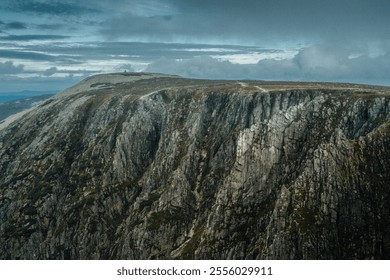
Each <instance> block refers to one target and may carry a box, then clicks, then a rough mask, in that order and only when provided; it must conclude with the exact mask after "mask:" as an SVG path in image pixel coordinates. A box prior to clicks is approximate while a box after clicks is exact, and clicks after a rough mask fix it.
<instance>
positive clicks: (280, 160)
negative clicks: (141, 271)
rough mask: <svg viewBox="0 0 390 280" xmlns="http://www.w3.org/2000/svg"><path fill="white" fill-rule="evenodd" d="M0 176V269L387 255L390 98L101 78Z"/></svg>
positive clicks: (27, 120)
mask: <svg viewBox="0 0 390 280" xmlns="http://www.w3.org/2000/svg"><path fill="white" fill-rule="evenodd" d="M0 174H1V176H0V244H1V246H0V258H1V259H389V258H390V235H389V232H390V204H389V201H390V185H389V183H390V89H389V88H386V87H371V86H363V85H351V84H327V83H317V84H316V83H282V82H262V81H211V80H192V79H184V78H180V77H177V76H168V75H159V74H145V73H139V74H137V73H120V74H110V75H101V76H95V77H92V78H89V79H88V80H85V81H83V82H82V83H80V84H79V85H76V86H75V87H73V88H70V89H68V90H67V91H65V92H63V93H62V94H59V95H57V96H55V97H53V98H51V99H49V100H47V101H46V102H45V103H44V104H42V105H40V106H38V107H37V108H35V109H34V110H32V111H29V112H26V113H25V114H24V115H23V116H21V117H20V118H14V119H13V120H12V122H11V121H9V122H8V123H7V125H4V126H3V127H2V128H1V129H0Z"/></svg>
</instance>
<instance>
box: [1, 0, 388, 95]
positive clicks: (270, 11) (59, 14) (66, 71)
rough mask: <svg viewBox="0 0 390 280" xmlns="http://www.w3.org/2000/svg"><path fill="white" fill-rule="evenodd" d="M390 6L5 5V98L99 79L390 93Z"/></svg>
mask: <svg viewBox="0 0 390 280" xmlns="http://www.w3.org/2000/svg"><path fill="white" fill-rule="evenodd" d="M389 15H390V1H389V0H370V1H367V0H328V1H320V0H240V1H238V0H115V1H114V0H99V1H96V0H77V1H76V0H61V1H57V0H53V1H49V0H2V1H1V3H0V85H1V88H0V92H16V91H22V90H37V91H40V90H42V91H46V90H63V89H65V88H66V87H69V86H71V85H73V84H74V83H76V82H78V81H80V80H81V79H83V78H85V77H87V76H90V75H93V74H99V73H107V72H122V71H125V70H126V71H137V72H139V71H147V72H162V73H170V74H178V75H181V76H183V77H191V78H210V79H233V80H235V79H258V80H288V81H329V82H351V83H364V84H377V85H389V86H390V16H389Z"/></svg>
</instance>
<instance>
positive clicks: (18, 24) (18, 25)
mask: <svg viewBox="0 0 390 280" xmlns="http://www.w3.org/2000/svg"><path fill="white" fill-rule="evenodd" d="M0 26H1V28H3V29H26V28H27V25H26V24H25V23H23V22H19V21H12V22H8V23H5V22H2V21H0Z"/></svg>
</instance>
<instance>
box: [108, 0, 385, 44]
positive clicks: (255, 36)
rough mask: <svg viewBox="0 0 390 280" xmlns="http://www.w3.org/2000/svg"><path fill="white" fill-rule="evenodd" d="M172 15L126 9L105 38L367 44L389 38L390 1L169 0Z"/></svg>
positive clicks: (109, 26)
mask: <svg viewBox="0 0 390 280" xmlns="http://www.w3.org/2000/svg"><path fill="white" fill-rule="evenodd" d="M166 2H167V3H169V4H170V5H171V6H173V7H176V8H177V9H176V11H175V12H174V11H172V14H170V15H156V16H154V17H153V16H142V15H139V14H134V13H132V11H126V10H124V11H123V13H122V14H120V15H117V16H114V17H112V18H111V19H109V20H107V21H106V22H105V23H104V24H103V25H102V28H101V33H102V34H103V35H105V36H107V37H109V38H111V39H113V38H126V37H131V38H141V39H144V40H146V39H148V40H149V41H153V40H160V41H166V42H167V41H178V40H180V39H181V40H182V41H190V42H194V41H199V40H202V39H203V40H209V41H210V40H214V41H221V42H224V41H225V42H235V41H241V42H243V41H247V42H248V43H256V44H260V43H265V42H267V41H278V40H279V41H280V40H284V41H286V40H305V39H307V40H311V41H322V40H337V41H343V42H346V41H349V40H355V41H362V40H363V41H364V40H367V39H384V38H388V39H389V38H390V32H389V31H388V26H389V25H390V17H388V11H390V1H387V0H373V1H364V0H353V1H338V0H329V1H312V0H297V1H281V0H278V1H258V0H247V1H236V0H223V1H222V0H213V1H209V0H208V1H206V0H204V1H203V0H189V1H179V0H168V1H166Z"/></svg>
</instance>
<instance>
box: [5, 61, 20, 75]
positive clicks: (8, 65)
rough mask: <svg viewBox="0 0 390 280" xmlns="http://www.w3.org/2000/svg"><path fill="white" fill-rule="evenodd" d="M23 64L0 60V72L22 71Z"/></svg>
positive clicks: (14, 72) (12, 72)
mask: <svg viewBox="0 0 390 280" xmlns="http://www.w3.org/2000/svg"><path fill="white" fill-rule="evenodd" d="M23 68H24V65H22V64H19V65H15V64H14V63H13V62H12V61H6V62H3V63H2V62H0V74H1V75H4V74H5V75H8V74H18V73H21V72H23Z"/></svg>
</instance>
